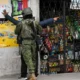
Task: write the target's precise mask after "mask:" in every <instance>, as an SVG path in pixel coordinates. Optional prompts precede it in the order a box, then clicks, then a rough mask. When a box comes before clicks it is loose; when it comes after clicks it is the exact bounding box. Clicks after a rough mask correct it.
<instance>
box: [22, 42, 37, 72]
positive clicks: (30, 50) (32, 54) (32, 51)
mask: <svg viewBox="0 0 80 80" xmlns="http://www.w3.org/2000/svg"><path fill="white" fill-rule="evenodd" d="M22 55H23V58H24V61H25V63H26V65H27V67H28V69H29V73H35V68H36V55H37V53H36V43H35V42H32V43H31V44H22Z"/></svg>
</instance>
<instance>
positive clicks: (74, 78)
mask: <svg viewBox="0 0 80 80" xmlns="http://www.w3.org/2000/svg"><path fill="white" fill-rule="evenodd" d="M0 80H25V79H18V75H13V76H3V77H0ZM37 80H80V73H64V74H50V75H45V74H44V75H39V76H38V79H37Z"/></svg>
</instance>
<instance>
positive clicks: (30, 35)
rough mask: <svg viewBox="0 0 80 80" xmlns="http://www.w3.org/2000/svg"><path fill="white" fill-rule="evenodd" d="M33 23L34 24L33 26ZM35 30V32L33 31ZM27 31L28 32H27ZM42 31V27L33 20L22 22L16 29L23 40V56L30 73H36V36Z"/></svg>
mask: <svg viewBox="0 0 80 80" xmlns="http://www.w3.org/2000/svg"><path fill="white" fill-rule="evenodd" d="M32 23H33V24H32ZM33 29H35V30H33ZM25 30H26V31H25ZM41 31H42V27H41V26H40V25H39V24H38V23H37V22H35V21H33V20H32V19H26V20H23V21H21V22H20V23H19V24H18V25H17V26H16V29H15V33H16V34H17V35H19V34H20V36H21V37H22V38H23V41H22V55H23V57H24V60H25V63H26V64H27V66H28V69H29V73H35V65H36V36H37V34H39V33H40V32H41Z"/></svg>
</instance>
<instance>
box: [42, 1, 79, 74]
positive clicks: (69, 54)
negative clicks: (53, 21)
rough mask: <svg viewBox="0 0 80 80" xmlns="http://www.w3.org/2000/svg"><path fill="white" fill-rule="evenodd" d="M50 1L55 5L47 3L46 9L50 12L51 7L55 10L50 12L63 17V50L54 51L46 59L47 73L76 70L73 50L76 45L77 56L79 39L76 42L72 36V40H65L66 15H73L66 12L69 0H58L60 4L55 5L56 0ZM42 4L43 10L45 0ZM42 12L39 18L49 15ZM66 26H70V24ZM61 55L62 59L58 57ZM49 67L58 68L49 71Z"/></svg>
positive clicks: (68, 9)
mask: <svg viewBox="0 0 80 80" xmlns="http://www.w3.org/2000/svg"><path fill="white" fill-rule="evenodd" d="M51 1H52V0H50V4H51ZM58 2H59V1H58ZM52 3H53V4H54V3H55V6H54V7H52V6H50V5H49V9H48V10H49V12H50V10H52V9H53V10H55V11H54V12H52V13H53V14H54V15H58V16H60V17H61V16H63V18H62V19H63V23H62V25H63V30H62V32H63V33H62V36H63V51H56V52H55V55H52V56H51V55H49V57H48V60H47V63H48V72H49V73H54V72H55V73H56V72H57V73H62V72H63V73H65V72H76V70H75V69H74V68H75V64H74V61H76V59H75V57H76V53H75V51H76V50H75V49H76V48H77V47H78V49H77V50H78V53H77V54H78V55H77V56H79V50H80V46H79V45H78V44H79V41H77V42H76V40H75V39H73V38H72V37H71V38H72V41H69V40H67V41H66V16H72V15H73V14H70V13H68V12H70V7H69V6H70V0H69V1H68V2H67V1H66V0H60V5H58V6H57V1H55V0H54V1H52ZM43 5H44V6H45V7H43V8H44V10H45V8H46V5H47V2H46V3H44V2H43ZM47 7H48V6H47ZM50 8H51V9H50ZM58 8H59V9H58ZM61 9H62V10H61ZM60 10H61V11H60ZM58 12H59V13H58ZM47 13H48V12H47ZM47 13H46V12H44V14H47ZM44 14H42V11H41V20H42V19H43V17H42V16H44V17H45V18H44V19H46V18H49V17H50V14H47V16H48V17H47V16H46V15H44ZM52 16H53V15H52ZM52 16H51V17H52ZM57 24H59V23H57ZM49 26H50V25H49ZM67 26H69V25H67ZM68 28H70V26H69V27H68ZM69 33H70V32H69ZM70 36H71V35H70ZM72 36H73V35H72ZM78 40H79V39H78ZM66 42H67V44H68V46H66ZM75 45H76V47H75ZM55 56H57V57H56V59H55ZM61 56H62V59H60V57H61ZM51 59H52V60H51ZM78 60H79V57H78ZM50 62H53V64H50ZM55 62H57V64H56V66H55V65H54V63H55ZM51 65H53V66H51ZM51 68H58V70H54V69H53V71H51V70H50V69H51ZM77 72H79V71H77Z"/></svg>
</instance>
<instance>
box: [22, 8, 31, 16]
mask: <svg viewBox="0 0 80 80" xmlns="http://www.w3.org/2000/svg"><path fill="white" fill-rule="evenodd" d="M29 14H32V10H31V8H30V7H28V8H25V9H24V10H23V11H22V15H23V16H26V15H29Z"/></svg>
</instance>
